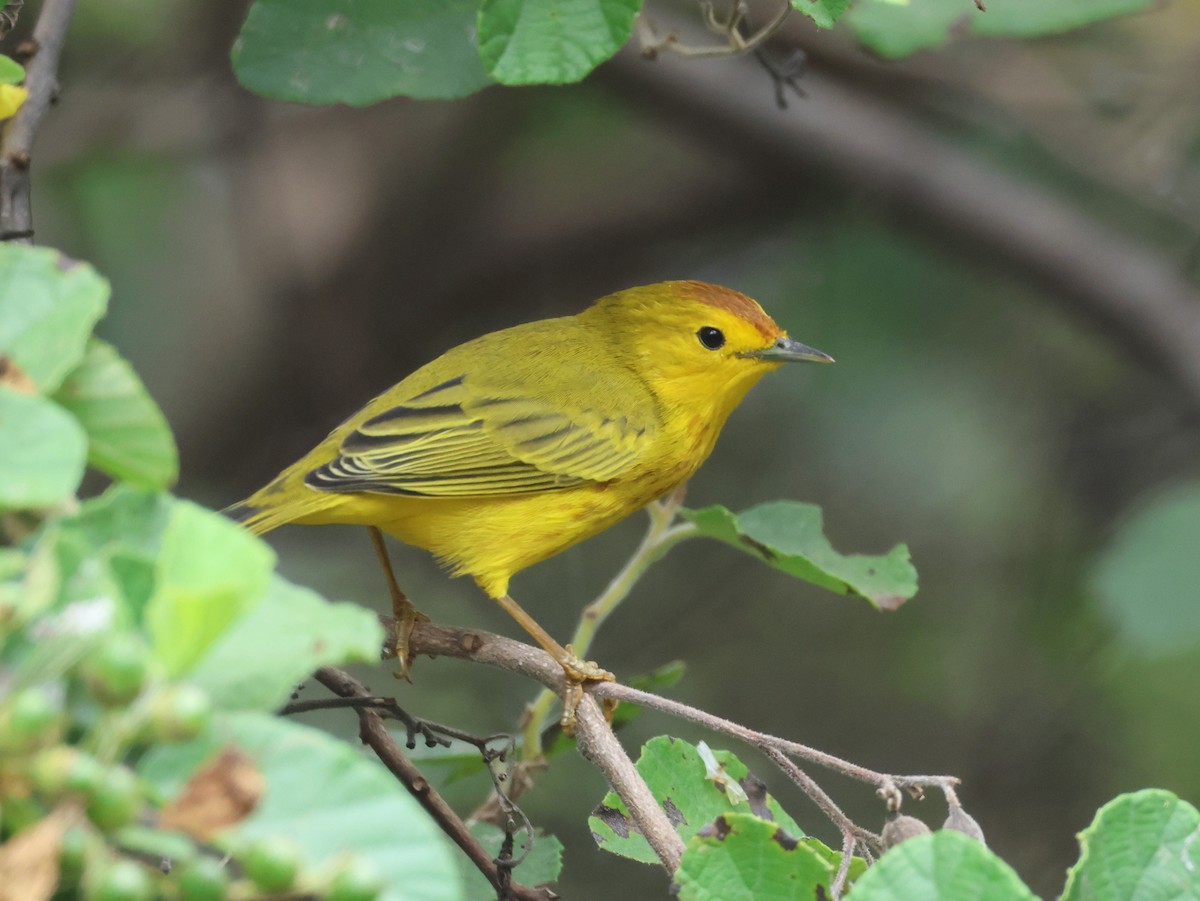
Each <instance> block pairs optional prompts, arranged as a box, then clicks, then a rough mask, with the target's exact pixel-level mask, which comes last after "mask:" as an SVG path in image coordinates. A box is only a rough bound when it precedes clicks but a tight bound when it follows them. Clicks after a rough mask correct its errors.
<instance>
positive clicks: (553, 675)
mask: <svg viewBox="0 0 1200 901" xmlns="http://www.w3.org/2000/svg"><path fill="white" fill-rule="evenodd" d="M409 647H410V650H411V652H412V654H413V656H414V657H415V656H417V655H425V656H430V657H457V658H459V659H463V660H474V661H475V662H477V663H484V664H487V665H488V666H495V667H498V668H500V669H505V670H508V671H509V672H512V673H517V674H518V675H521V676H525V677H527V678H530V679H533V680H535V681H537V682H540V683H542V685H545V686H546V687H547V688H549V689H551V690H552V691H554V692H555V693H556V694H557V695H558V696H559V697H562V693H563V671H562V667H561V666H559V665H558V664H557V663H556V662H555V661H554V659H553V658H552V657H551V656H550V655H549V654H547V653H546V652H545V651H543V650H542V649H541V648H535V647H533V646H531V645H527V644H523V643H522V642H519V641H514V640H513V639H511V638H504V637H502V636H500V635H492V634H491V633H488V632H479V631H475V630H467V629H455V628H451V627H448V626H437V625H434V624H432V623H417V625H416V627H415V628H414V629H413V633H412V637H411V638H410V640H409ZM589 687H591V684H590V683H589ZM575 739H576V742H577V744H578V747H579V753H581V754H582V755H583V756H584V758H586V759H587V760H588V761H590V762H591V763H592V764H593V765H595V766H596V767H597V768H598V769H599V770H600V771H601V772H602V773H603V774H604V777H605V778H606V779H607V780H608V784H609V785H610V786H611V787H612V790H613V791H614V792H616V794H617V797H619V798H620V799H621V801H622V803H624V805H625V809H626V810H628V811H629V816H630V817H631V818H632V820H633V822H634V824H635V825H636V826H637V828H638V830H639V831H640V832H641V833H642V835H643V836H644V837H645V839H646V841H647V842H648V843H649V845H650V847H651V848H653V849H654V853H655V854H656V855H658V859H659V860H660V861H661V862H662V865H663V867H664V868H665V869H666V870H667V872H668V873H674V872H675V870H676V869H678V867H679V861H680V859H681V858H682V857H683V840H682V839H681V838H680V837H679V833H677V832H676V831H675V827H674V826H672V825H671V821H670V820H668V819H667V815H666V814H665V813H664V812H663V809H662V808H661V807H660V806H659V804H658V802H657V801H656V800H654V794H653V793H652V792H651V791H650V787H649V786H648V785H646V781H645V780H644V779H643V778H642V777H641V774H640V773H638V771H637V768H636V767H635V766H634V765H633V761H632V760H630V759H629V755H628V754H626V753H625V749H624V748H623V747H621V743H620V742H619V741H618V740H617V737H616V736H615V735H614V734H613V731H612V727H611V726H609V724H608V722H607V721H606V720H605V718H604V714H603V713H602V712H601V710H600V705H599V704H597V703H596V701H595V700H594V699H593V698H591V697H589V696H588V695H586V694H585V695H584V698H583V702H582V703H581V704H580V705H579V708H578V710H577V711H576V724H575Z"/></svg>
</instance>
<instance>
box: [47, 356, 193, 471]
mask: <svg viewBox="0 0 1200 901" xmlns="http://www.w3.org/2000/svg"><path fill="white" fill-rule="evenodd" d="M55 400H57V401H58V402H59V403H60V404H62V406H64V407H66V409H68V410H69V411H71V412H72V413H73V414H75V418H76V419H78V420H79V421H80V422H81V423H82V424H83V428H84V431H86V432H87V435H88V463H90V464H91V465H92V466H95V467H96V468H97V469H101V470H103V471H104V472H106V473H108V474H109V475H111V476H113V477H114V478H118V479H125V480H126V481H128V482H132V483H133V484H135V485H139V486H143V487H151V488H165V487H167V486H168V485H170V484H171V483H172V482H174V481H175V478H176V477H177V476H178V474H179V456H178V454H177V453H176V450H175V439H174V438H173V437H172V436H171V429H170V427H169V426H168V425H167V420H166V419H165V418H164V417H163V415H162V412H161V411H160V410H159V409H158V405H157V404H155V403H154V401H153V399H151V397H150V395H149V394H148V393H147V392H146V388H145V386H144V385H143V384H142V381H141V379H139V378H138V377H137V374H136V373H135V372H134V371H133V367H132V366H130V365H129V363H127V362H126V361H125V360H124V359H122V358H121V355H120V354H118V353H117V351H116V350H115V349H114V348H113V347H112V346H111V345H110V344H107V343H105V342H104V341H100V340H99V339H96V338H93V339H92V340H91V341H90V342H88V346H87V351H86V352H85V354H84V357H83V361H82V362H81V363H80V364H79V366H78V367H76V368H75V370H74V371H72V372H71V374H70V375H68V376H67V379H66V381H65V382H63V384H62V387H61V388H59V389H58V392H57V393H56V394H55Z"/></svg>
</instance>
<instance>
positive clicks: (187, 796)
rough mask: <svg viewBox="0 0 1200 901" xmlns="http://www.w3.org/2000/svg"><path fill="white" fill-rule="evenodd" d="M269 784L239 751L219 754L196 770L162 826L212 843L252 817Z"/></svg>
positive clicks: (168, 808) (171, 804) (161, 819)
mask: <svg viewBox="0 0 1200 901" xmlns="http://www.w3.org/2000/svg"><path fill="white" fill-rule="evenodd" d="M266 787H267V780H266V778H265V777H264V776H263V774H262V773H261V772H259V770H258V767H256V766H255V765H254V761H253V760H252V759H251V758H250V756H249V755H248V754H246V753H245V752H244V751H241V750H240V749H238V748H235V747H228V748H224V749H222V750H221V751H218V752H217V753H216V754H214V755H213V756H212V757H210V758H209V759H208V761H207V762H206V763H205V764H204V765H203V766H201V767H200V769H198V770H196V772H195V773H194V774H193V775H192V778H191V779H189V780H188V782H187V785H185V786H184V787H183V791H181V792H180V793H179V796H178V797H176V798H175V799H174V800H172V801H170V802H169V803H168V804H167V805H166V806H164V807H163V809H162V813H161V814H160V815H159V824H160V825H161V826H163V827H164V828H166V829H179V830H181V831H183V832H186V833H187V834H188V835H190V836H192V837H193V838H195V839H198V840H200V841H209V840H210V839H212V837H213V836H215V835H216V834H217V833H218V832H220V831H221V830H222V829H225V828H227V827H229V826H233V825H234V824H236V823H240V822H241V821H242V820H244V819H245V818H246V817H248V816H249V815H250V814H251V813H252V812H253V811H254V808H255V807H257V806H258V802H259V801H260V800H261V799H262V796H263V792H264V791H265V790H266Z"/></svg>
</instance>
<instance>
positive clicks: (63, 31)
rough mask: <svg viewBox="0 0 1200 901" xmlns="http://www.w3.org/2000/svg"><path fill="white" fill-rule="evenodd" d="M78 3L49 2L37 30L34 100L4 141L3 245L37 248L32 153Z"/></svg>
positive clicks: (0, 143)
mask: <svg viewBox="0 0 1200 901" xmlns="http://www.w3.org/2000/svg"><path fill="white" fill-rule="evenodd" d="M74 12H75V0H46V2H45V4H44V5H43V6H42V12H41V15H39V16H38V20H37V24H36V25H35V26H34V28H33V56H32V58H31V59H30V60H29V62H28V63H27V64H26V66H25V87H26V89H27V90H28V91H29V96H28V97H27V98H26V100H25V103H24V104H23V105H22V106H21V108H20V109H19V110H17V112H16V114H15V115H14V116H13V117H12V119H10V120H9V121H8V124H7V125H5V126H4V136H3V138H2V139H0V239H3V240H6V241H13V242H15V243H19V244H32V243H33V207H32V205H31V202H30V190H29V167H30V164H31V162H32V160H31V157H30V151H31V149H32V147H33V139H34V136H35V135H36V134H37V130H38V126H39V125H41V123H42V117H43V116H45V115H46V111H47V110H48V109H49V108H50V103H51V102H52V101H53V100H54V97H55V95H56V94H57V93H58V60H59V56H60V55H61V54H62V48H63V43H64V42H65V41H66V38H67V28H68V27H69V26H70V24H71V15H72V14H73V13H74Z"/></svg>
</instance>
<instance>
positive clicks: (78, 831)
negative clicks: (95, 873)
mask: <svg viewBox="0 0 1200 901" xmlns="http://www.w3.org/2000/svg"><path fill="white" fill-rule="evenodd" d="M91 844H92V833H91V832H89V831H88V829H87V828H86V827H84V826H71V827H69V828H68V829H67V831H66V832H64V833H63V837H62V842H61V843H60V845H59V849H58V888H59V891H63V890H66V889H73V888H75V887H76V886H77V885H79V880H80V879H82V878H83V870H84V867H85V866H86V865H87V856H88V848H89V847H90V846H91Z"/></svg>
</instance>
